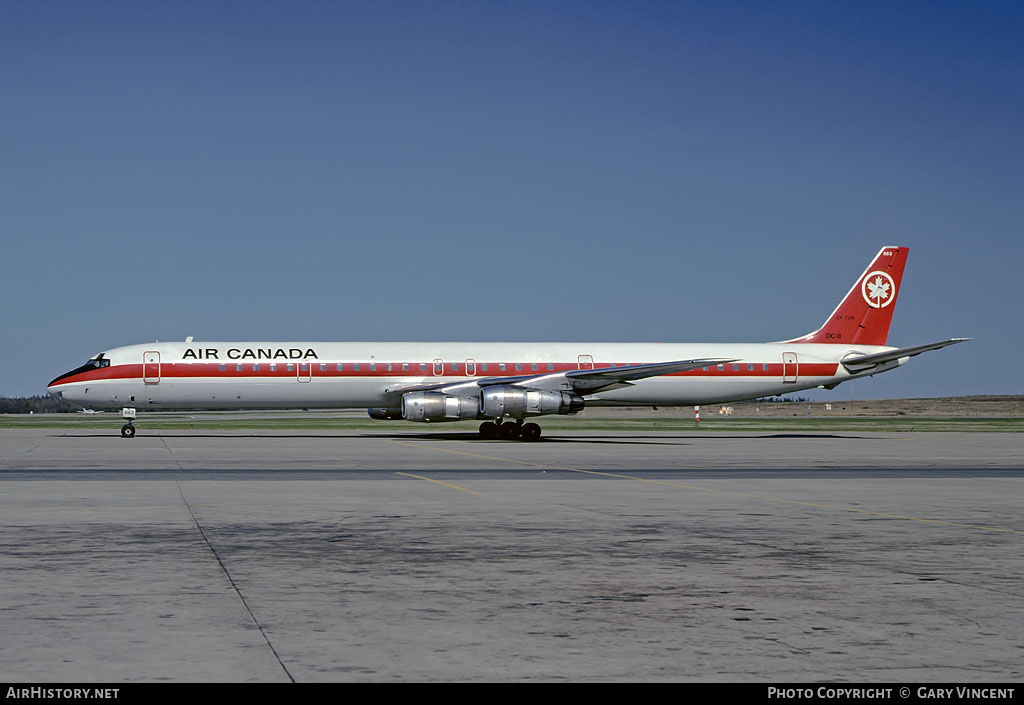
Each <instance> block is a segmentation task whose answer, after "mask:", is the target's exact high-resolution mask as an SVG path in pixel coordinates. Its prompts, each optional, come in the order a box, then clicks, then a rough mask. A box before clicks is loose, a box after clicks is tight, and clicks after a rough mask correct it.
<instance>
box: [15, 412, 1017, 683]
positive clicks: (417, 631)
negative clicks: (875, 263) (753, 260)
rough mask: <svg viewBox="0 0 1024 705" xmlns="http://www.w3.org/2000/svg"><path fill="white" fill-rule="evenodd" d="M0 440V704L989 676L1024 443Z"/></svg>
mask: <svg viewBox="0 0 1024 705" xmlns="http://www.w3.org/2000/svg"><path fill="white" fill-rule="evenodd" d="M428 430H430V431H432V432H431V433H424V432H403V431H395V432H392V431H390V430H385V431H382V432H380V433H370V432H363V433H358V432H354V433H343V432H308V433H294V432H284V433H274V432H258V433H247V432H231V431H225V432H204V433H199V432H188V431H183V432H166V431H164V432H159V433H158V432H155V431H150V432H147V431H146V430H145V426H144V425H140V430H139V435H138V437H137V438H135V439H131V440H126V439H121V438H119V437H118V436H117V429H116V428H114V427H112V428H111V430H110V432H104V431H88V432H81V431H75V432H64V431H54V430H43V429H26V430H2V431H0V516H2V526H3V531H2V534H0V575H2V576H3V579H2V581H0V630H2V633H3V634H4V635H5V647H4V648H2V649H0V680H4V681H18V682H39V681H65V682H67V681H75V682H86V681H114V682H118V681H289V680H295V681H299V682H310V681H436V680H441V681H481V680H485V681H529V680H543V681H558V680H572V681H650V680H660V681H701V680H703V681H758V682H791V681H812V680H813V681H886V682H893V681H914V682H938V681H948V682H970V681H973V682H982V681H985V682H992V681H1015V680H1019V679H1020V677H1021V671H1022V667H1021V663H1022V662H1024V586H1022V585H1021V580H1020V578H1021V575H1022V570H1021V569H1022V564H1024V550H1022V545H1024V541H1022V540H1024V511H1022V510H1024V435H1022V434H1012V433H1006V434H999V433H992V434H988V433H963V434H956V433H918V434H913V433H907V434H868V433H864V434H856V433H835V434H771V433H754V432H751V433H738V434H726V433H705V434H701V433H645V434H641V435H639V436H636V435H630V436H627V435H616V434H607V433H597V432H592V433H573V434H558V435H554V436H552V437H548V438H546V439H545V440H543V441H542V442H538V443H521V442H497V441H492V442H483V441H479V440H476V439H475V438H474V436H472V435H469V434H462V433H445V432H444V430H443V429H440V430H435V429H433V428H431V429H428Z"/></svg>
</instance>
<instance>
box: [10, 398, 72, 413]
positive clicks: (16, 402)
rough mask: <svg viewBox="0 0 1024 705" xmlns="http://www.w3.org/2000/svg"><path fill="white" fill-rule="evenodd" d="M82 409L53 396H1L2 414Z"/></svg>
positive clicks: (66, 411)
mask: <svg viewBox="0 0 1024 705" xmlns="http://www.w3.org/2000/svg"><path fill="white" fill-rule="evenodd" d="M81 410H82V407H80V406H72V405H71V404H69V403H68V402H66V401H63V400H61V399H56V398H54V397H51V396H44V397H0V414H32V413H35V414H67V413H73V412H75V411H81Z"/></svg>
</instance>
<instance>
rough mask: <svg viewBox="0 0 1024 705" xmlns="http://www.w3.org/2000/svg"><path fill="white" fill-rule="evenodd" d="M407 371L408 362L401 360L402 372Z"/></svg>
mask: <svg viewBox="0 0 1024 705" xmlns="http://www.w3.org/2000/svg"><path fill="white" fill-rule="evenodd" d="M408 371H409V363H408V362H403V363H402V372H408Z"/></svg>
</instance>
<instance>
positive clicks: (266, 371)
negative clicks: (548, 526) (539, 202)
mask: <svg viewBox="0 0 1024 705" xmlns="http://www.w3.org/2000/svg"><path fill="white" fill-rule="evenodd" d="M301 364H303V363H302V362H300V361H296V362H277V363H268V362H260V363H251V362H249V363H234V362H230V363H216V362H214V363H208V362H179V363H174V362H165V363H162V364H160V374H159V377H160V379H211V380H213V379H292V378H296V377H298V376H301V377H302V378H303V379H305V378H306V377H309V376H312V377H322V378H380V377H428V378H432V377H443V378H449V379H450V378H452V377H458V378H461V379H464V380H466V381H469V380H472V379H483V378H494V377H522V376H523V375H538V376H540V375H549V374H558V373H559V372H569V371H572V370H577V369H579V365H578V364H577V363H575V362H572V363H564V362H556V363H552V366H553V367H554V369H551V370H549V369H547V365H548V363H546V362H541V363H537V369H536V370H534V369H533V363H529V362H524V363H518V364H520V365H521V369H516V364H517V363H514V362H512V363H509V362H506V363H504V365H505V369H504V370H501V369H499V367H498V365H499V364H501V363H497V362H488V363H479V362H478V363H477V364H476V374H475V375H469V374H466V367H465V363H461V362H460V363H457V365H458V369H453V367H452V363H444V368H443V372H442V374H439V375H435V374H434V365H433V362H426V363H418V362H415V363H414V362H409V363H401V362H393V363H391V369H390V370H388V369H387V363H382V362H378V363H375V364H376V369H375V370H371V369H369V365H370V363H366V362H360V363H359V369H358V370H356V369H354V368H353V363H351V362H345V363H340V364H341V365H342V369H341V370H339V369H338V364H339V363H337V362H330V363H321V362H313V363H306V364H308V369H306V370H300V368H299V366H300V365H301ZM403 364H407V365H408V366H409V369H408V370H405V369H402V365H403ZM421 364H423V365H424V367H423V368H421V367H420V365H421ZM484 364H486V365H487V369H486V370H484V369H483V365H484ZM627 364H643V363H619V364H618V365H616V366H617V367H624V366H626V365H627ZM271 365H274V367H275V369H273V370H271V369H270V367H271ZM321 365H325V366H326V369H321ZM736 365H737V367H738V369H733V364H732V363H729V364H725V365H723V369H718V365H709V366H708V367H707V368H698V369H696V370H689V371H687V372H674V373H672V374H669V375H660V376H661V377H715V378H723V377H782V375H783V364H782V363H781V362H772V363H760V362H756V363H746V362H741V363H736ZM749 365H753V368H754V369H752V370H751V369H748V366H749ZM257 366H258V367H259V369H255V368H256V367H257ZM150 367H153V366H152V365H150ZM289 367H290V368H291V369H289ZM222 368H223V369H222ZM239 368H241V369H239ZM593 369H595V370H603V369H613V365H612V364H611V363H595V364H594V366H593ZM838 369H839V364H838V363H835V362H800V363H799V365H797V364H796V363H787V364H786V372H787V373H793V372H798V373H799V376H800V377H831V376H833V375H835V374H836V372H837V371H838ZM151 377H152V378H154V379H155V378H156V375H151V374H147V379H148V378H151ZM142 378H143V366H142V365H141V364H128V365H111V366H110V367H102V368H99V369H95V370H86V371H84V372H81V373H79V374H76V375H73V376H71V377H64V378H62V379H60V380H59V381H56V382H55V383H51V384H50V387H51V388H57V387H60V386H61V385H64V384H74V383H78V382H95V381H104V380H141V379H142ZM652 379H653V378H652Z"/></svg>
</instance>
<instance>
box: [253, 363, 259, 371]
mask: <svg viewBox="0 0 1024 705" xmlns="http://www.w3.org/2000/svg"><path fill="white" fill-rule="evenodd" d="M252 371H253V372H259V371H260V363H258V362H254V363H253V365H252Z"/></svg>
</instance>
